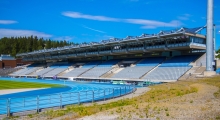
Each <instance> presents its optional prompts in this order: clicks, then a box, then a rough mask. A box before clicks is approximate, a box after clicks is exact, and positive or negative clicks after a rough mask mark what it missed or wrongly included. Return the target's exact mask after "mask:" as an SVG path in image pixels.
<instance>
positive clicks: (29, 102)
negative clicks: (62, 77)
mask: <svg viewBox="0 0 220 120" xmlns="http://www.w3.org/2000/svg"><path fill="white" fill-rule="evenodd" d="M135 90H136V88H135V86H127V85H126V86H122V87H114V88H106V89H99V90H88V91H79V92H63V93H57V94H49V95H38V96H31V97H30V96H29V97H16V98H5V99H4V98H2V99H0V115H7V116H11V115H13V114H14V113H19V112H25V111H36V112H37V113H38V112H40V111H41V110H42V109H45V108H53V107H59V108H63V107H64V106H66V105H71V104H81V103H89V102H95V101H105V100H107V99H112V98H115V97H120V96H123V95H126V94H129V93H132V92H134V91H135Z"/></svg>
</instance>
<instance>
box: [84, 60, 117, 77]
mask: <svg viewBox="0 0 220 120" xmlns="http://www.w3.org/2000/svg"><path fill="white" fill-rule="evenodd" d="M119 61H120V60H109V61H104V62H102V63H101V64H99V65H97V66H96V67H94V68H93V69H91V70H89V71H87V72H85V73H84V74H82V75H81V76H80V77H100V76H101V75H103V74H104V73H106V72H108V71H110V70H111V69H112V66H113V65H115V64H116V63H118V62H119Z"/></svg>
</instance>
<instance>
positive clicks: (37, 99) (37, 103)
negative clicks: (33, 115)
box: [37, 95, 39, 113]
mask: <svg viewBox="0 0 220 120" xmlns="http://www.w3.org/2000/svg"><path fill="white" fill-rule="evenodd" d="M37 113H39V95H38V96H37Z"/></svg>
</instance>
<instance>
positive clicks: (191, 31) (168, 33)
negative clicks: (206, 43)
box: [16, 26, 206, 56]
mask: <svg viewBox="0 0 220 120" xmlns="http://www.w3.org/2000/svg"><path fill="white" fill-rule="evenodd" d="M204 28H206V26H204V27H195V28H186V27H182V28H179V29H174V30H161V31H160V32H159V33H156V34H145V33H143V34H142V35H140V36H127V37H126V38H110V39H108V40H102V41H100V42H90V43H82V44H78V45H70V46H64V47H57V48H51V49H42V50H38V51H33V52H28V53H21V54H17V55H16V56H24V55H31V54H38V53H47V52H54V51H61V50H68V49H74V48H84V47H92V46H100V45H108V44H115V43H119V44H120V43H127V42H132V41H139V40H155V39H162V38H169V37H175V36H178V35H183V34H184V35H197V37H202V38H205V36H204V35H201V34H198V33H199V32H200V31H201V30H203V29H204Z"/></svg>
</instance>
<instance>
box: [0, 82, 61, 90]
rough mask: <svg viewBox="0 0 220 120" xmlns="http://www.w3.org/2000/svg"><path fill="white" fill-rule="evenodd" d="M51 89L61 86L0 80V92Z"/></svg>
mask: <svg viewBox="0 0 220 120" xmlns="http://www.w3.org/2000/svg"><path fill="white" fill-rule="evenodd" d="M51 87H62V85H56V84H46V83H35V82H21V81H8V80H0V90H5V89H22V88H51Z"/></svg>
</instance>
